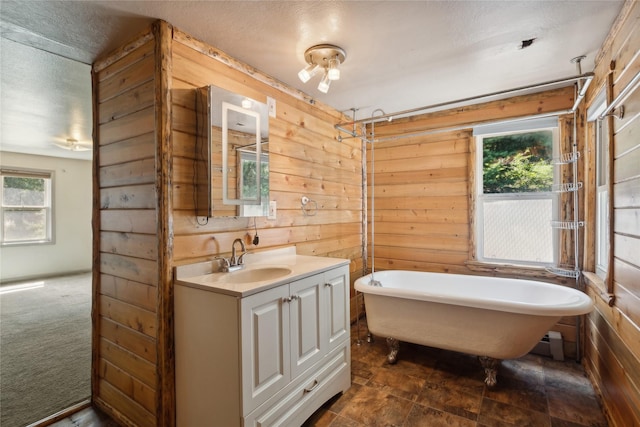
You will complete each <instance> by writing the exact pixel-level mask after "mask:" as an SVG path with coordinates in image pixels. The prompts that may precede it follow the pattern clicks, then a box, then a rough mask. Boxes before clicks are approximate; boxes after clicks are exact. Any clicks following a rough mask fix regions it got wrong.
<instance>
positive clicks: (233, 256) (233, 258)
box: [229, 238, 247, 271]
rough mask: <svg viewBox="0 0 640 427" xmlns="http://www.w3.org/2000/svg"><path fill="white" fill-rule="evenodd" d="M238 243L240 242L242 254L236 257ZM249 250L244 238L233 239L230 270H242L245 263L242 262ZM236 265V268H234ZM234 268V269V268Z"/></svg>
mask: <svg viewBox="0 0 640 427" xmlns="http://www.w3.org/2000/svg"><path fill="white" fill-rule="evenodd" d="M236 243H240V249H242V255H240V256H239V257H237V258H236ZM246 252H247V250H246V248H245V246H244V242H243V241H242V239H240V238H238V239H236V240H234V241H233V245H231V258H230V259H229V271H233V270H240V269H241V268H244V264H243V263H242V258H244V254H245V253H246ZM233 267H236V268H233ZM232 269H233V270H232Z"/></svg>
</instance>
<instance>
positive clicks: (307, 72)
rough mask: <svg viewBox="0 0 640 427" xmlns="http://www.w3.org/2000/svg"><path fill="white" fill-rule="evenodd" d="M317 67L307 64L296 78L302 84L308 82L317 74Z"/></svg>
mask: <svg viewBox="0 0 640 427" xmlns="http://www.w3.org/2000/svg"><path fill="white" fill-rule="evenodd" d="M318 69H319V67H318V65H316V64H309V65H308V66H306V67H305V68H303V69H302V70H300V72H299V73H298V78H299V79H300V80H301V81H302V83H306V82H308V81H309V80H310V79H311V77H313V76H314V75H315V74H316V73H317V72H318Z"/></svg>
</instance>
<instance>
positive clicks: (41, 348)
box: [0, 273, 91, 427]
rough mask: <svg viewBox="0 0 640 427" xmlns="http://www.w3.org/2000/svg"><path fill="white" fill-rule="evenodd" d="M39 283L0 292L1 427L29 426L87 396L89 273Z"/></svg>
mask: <svg viewBox="0 0 640 427" xmlns="http://www.w3.org/2000/svg"><path fill="white" fill-rule="evenodd" d="M38 282H39V281H37V280H36V281H30V282H26V283H24V284H9V285H3V286H1V287H0V425H2V427H20V426H25V425H28V424H31V423H33V422H35V421H38V420H41V419H43V418H45V417H47V416H49V415H52V414H54V413H56V412H58V411H60V410H62V409H65V408H68V407H69V406H71V405H73V404H74V403H77V402H80V401H82V400H84V399H87V398H88V397H89V396H90V395H91V273H85V274H77V275H73V276H64V277H57V278H53V279H47V280H45V281H44V283H43V285H42V286H40V284H41V283H42V282H40V283H38ZM30 284H33V287H29V285H30ZM18 285H23V286H24V287H23V288H17V286H18ZM16 289H20V290H16Z"/></svg>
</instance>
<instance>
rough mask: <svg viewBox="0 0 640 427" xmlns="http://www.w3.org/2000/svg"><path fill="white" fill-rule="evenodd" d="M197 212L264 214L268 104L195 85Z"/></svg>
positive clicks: (197, 213) (266, 195)
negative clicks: (196, 87) (197, 87)
mask: <svg viewBox="0 0 640 427" xmlns="http://www.w3.org/2000/svg"><path fill="white" fill-rule="evenodd" d="M196 117H197V124H196V128H197V138H196V156H195V157H196V161H195V177H196V188H195V191H196V197H195V199H196V215H198V216H208V217H229V216H267V215H268V213H269V149H268V147H269V145H268V144H269V114H268V109H267V105H266V104H265V103H262V102H258V101H256V100H254V99H251V98H247V97H245V96H241V95H238V94H235V93H233V92H230V91H228V90H225V89H222V88H220V87H217V86H206V87H203V88H199V89H196Z"/></svg>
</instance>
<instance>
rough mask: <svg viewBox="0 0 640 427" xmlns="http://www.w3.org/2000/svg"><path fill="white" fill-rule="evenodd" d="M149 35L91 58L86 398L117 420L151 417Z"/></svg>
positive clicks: (144, 422) (154, 347)
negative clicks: (90, 325)
mask: <svg viewBox="0 0 640 427" xmlns="http://www.w3.org/2000/svg"><path fill="white" fill-rule="evenodd" d="M154 47H155V38H153V37H150V35H149V34H144V35H143V36H141V37H140V39H139V40H137V41H134V42H133V43H131V44H130V45H127V46H125V47H123V48H122V49H121V50H119V51H117V52H115V53H114V54H113V55H111V56H110V57H108V58H106V59H105V60H103V61H101V62H97V63H96V64H94V70H93V74H94V117H95V119H94V120H95V129H96V135H95V141H96V144H95V146H96V149H94V153H95V154H94V156H95V159H94V166H95V170H94V188H95V192H94V198H95V201H94V222H95V225H94V241H95V243H94V254H95V256H94V259H95V261H94V264H95V265H94V289H95V291H94V302H93V312H94V322H95V323H94V341H93V342H94V350H93V353H94V360H93V363H94V366H93V375H94V377H93V399H94V402H95V403H96V404H98V405H99V406H101V407H102V408H103V409H104V410H105V411H107V412H108V413H109V414H110V415H112V416H113V417H114V418H116V419H117V420H119V421H120V422H122V423H124V424H135V425H139V426H155V425H158V424H159V423H158V422H157V414H156V412H157V409H158V403H157V400H158V395H159V394H161V393H162V389H161V388H160V387H159V386H158V375H157V371H158V367H157V364H158V362H159V359H160V357H159V356H160V355H159V352H158V348H159V346H158V344H159V342H158V333H159V331H158V321H157V316H158V312H157V302H158V299H159V297H158V294H159V291H158V290H159V289H160V283H161V282H160V276H161V275H160V274H159V266H160V265H161V263H160V262H159V248H161V247H162V245H161V243H160V242H161V240H160V238H161V236H160V235H158V233H157V228H158V226H157V224H158V221H157V218H158V217H159V215H158V213H157V211H158V209H157V199H158V191H159V187H158V186H157V185H156V180H157V162H156V152H155V149H156V142H155V141H154V139H153V138H154V135H155V134H156V130H155V118H154V114H155V108H154V103H155V88H156V83H155V81H156V77H155V76H154V64H155V56H156V52H155V51H154Z"/></svg>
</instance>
